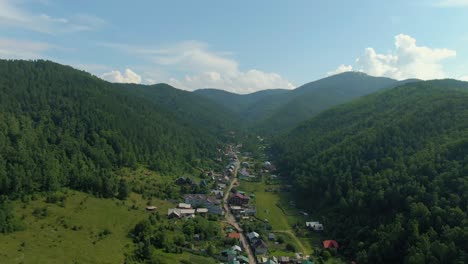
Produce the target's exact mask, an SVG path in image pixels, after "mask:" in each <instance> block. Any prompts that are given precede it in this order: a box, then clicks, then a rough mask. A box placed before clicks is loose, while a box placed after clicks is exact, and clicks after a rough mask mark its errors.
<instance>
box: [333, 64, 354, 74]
mask: <svg viewBox="0 0 468 264" xmlns="http://www.w3.org/2000/svg"><path fill="white" fill-rule="evenodd" d="M352 70H353V66H351V65H344V64H341V65H340V66H338V68H336V70H334V71H329V72H327V75H335V74H339V73H343V72H349V71H352Z"/></svg>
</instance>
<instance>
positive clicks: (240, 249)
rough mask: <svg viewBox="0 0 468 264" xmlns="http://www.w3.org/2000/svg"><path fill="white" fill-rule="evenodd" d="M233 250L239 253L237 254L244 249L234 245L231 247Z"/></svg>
mask: <svg viewBox="0 0 468 264" xmlns="http://www.w3.org/2000/svg"><path fill="white" fill-rule="evenodd" d="M231 250H234V251H237V252H242V248H241V247H239V246H238V245H234V246H232V247H231Z"/></svg>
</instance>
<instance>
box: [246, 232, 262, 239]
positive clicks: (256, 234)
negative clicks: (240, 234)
mask: <svg viewBox="0 0 468 264" xmlns="http://www.w3.org/2000/svg"><path fill="white" fill-rule="evenodd" d="M247 236H248V237H249V239H252V238H259V237H260V235H259V234H258V233H257V232H250V233H248V234H247Z"/></svg>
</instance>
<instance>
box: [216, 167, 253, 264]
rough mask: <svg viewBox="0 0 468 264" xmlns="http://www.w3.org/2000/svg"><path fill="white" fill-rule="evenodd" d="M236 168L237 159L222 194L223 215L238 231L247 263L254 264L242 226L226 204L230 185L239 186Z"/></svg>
mask: <svg viewBox="0 0 468 264" xmlns="http://www.w3.org/2000/svg"><path fill="white" fill-rule="evenodd" d="M238 169H239V161H237V162H236V168H235V169H234V172H233V174H232V179H231V182H230V184H229V187H228V188H227V189H226V193H225V194H224V198H223V208H224V215H225V217H226V221H227V222H228V224H230V225H231V226H233V227H234V228H235V229H236V230H237V232H239V234H240V242H241V244H242V247H243V248H244V250H245V253H247V256H248V258H249V263H250V264H256V263H257V261H256V259H255V255H254V254H253V252H252V249H251V248H250V245H249V243H248V242H247V238H246V237H245V235H244V232H243V230H242V228H241V227H240V226H239V223H237V221H236V218H235V217H234V216H233V215H232V214H231V211H230V210H229V206H228V198H229V194H230V193H231V189H232V187H233V186H239V179H238V178H237V170H238Z"/></svg>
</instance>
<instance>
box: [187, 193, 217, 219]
mask: <svg viewBox="0 0 468 264" xmlns="http://www.w3.org/2000/svg"><path fill="white" fill-rule="evenodd" d="M184 200H185V203H187V204H192V205H193V206H194V207H203V208H207V209H208V213H210V214H216V215H223V214H224V211H223V209H222V208H221V202H220V201H219V200H216V199H215V198H214V197H212V196H207V195H205V194H186V195H184Z"/></svg>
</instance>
